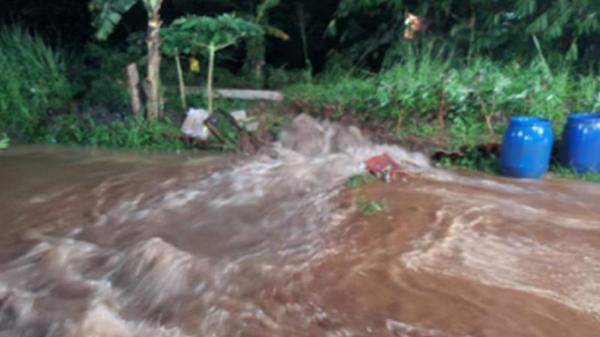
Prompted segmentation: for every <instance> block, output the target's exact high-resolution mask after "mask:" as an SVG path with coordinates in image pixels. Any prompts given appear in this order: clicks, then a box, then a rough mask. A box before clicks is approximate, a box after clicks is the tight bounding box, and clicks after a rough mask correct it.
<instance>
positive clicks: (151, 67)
mask: <svg viewBox="0 0 600 337" xmlns="http://www.w3.org/2000/svg"><path fill="white" fill-rule="evenodd" d="M160 25H161V22H160V4H158V5H157V6H156V7H155V8H153V9H152V10H151V11H149V12H148V36H147V38H146V44H147V45H148V77H147V79H146V81H147V84H148V85H147V92H146V96H147V102H146V109H147V117H148V119H149V120H156V119H158V118H159V117H161V101H160V49H159V48H160Z"/></svg>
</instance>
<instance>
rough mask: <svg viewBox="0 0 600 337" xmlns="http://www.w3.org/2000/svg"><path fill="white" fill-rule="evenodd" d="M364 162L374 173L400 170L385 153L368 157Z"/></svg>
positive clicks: (388, 172)
mask: <svg viewBox="0 0 600 337" xmlns="http://www.w3.org/2000/svg"><path fill="white" fill-rule="evenodd" d="M365 164H366V165H367V169H368V170H369V172H371V173H372V174H374V175H379V174H386V173H387V174H390V173H394V172H398V171H400V165H398V163H396V161H395V160H394V159H392V157H390V156H389V155H388V154H387V153H383V154H381V155H379V156H375V157H371V158H369V159H368V160H367V161H366V162H365Z"/></svg>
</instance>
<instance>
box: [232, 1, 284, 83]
mask: <svg viewBox="0 0 600 337" xmlns="http://www.w3.org/2000/svg"><path fill="white" fill-rule="evenodd" d="M280 3H281V1H280V0H264V1H263V2H261V3H260V4H258V5H257V6H256V9H255V12H254V13H252V14H250V13H248V14H245V15H244V16H243V17H244V18H245V19H247V20H249V21H251V22H254V23H256V24H257V25H259V26H261V27H262V28H263V29H264V31H265V35H269V36H272V37H275V38H277V39H279V40H282V41H288V40H289V39H290V37H289V35H288V34H287V33H286V32H284V31H283V30H281V29H279V28H277V27H275V26H273V25H271V24H269V12H270V11H271V10H273V9H274V8H275V7H277V6H279V5H280ZM265 35H260V36H255V37H251V38H249V39H247V41H246V60H245V62H244V70H245V71H246V72H248V73H250V74H251V75H252V77H253V78H254V81H255V83H256V87H258V88H262V87H263V86H264V82H265V81H264V66H265V63H266V62H265V59H266V51H267V48H266V41H265Z"/></svg>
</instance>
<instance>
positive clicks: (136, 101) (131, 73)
mask: <svg viewBox="0 0 600 337" xmlns="http://www.w3.org/2000/svg"><path fill="white" fill-rule="evenodd" d="M139 84H140V75H139V73H138V68H137V65H136V64H135V63H131V64H129V65H128V66H127V89H128V91H129V98H130V99H131V111H133V114H134V115H136V116H138V115H140V114H141V113H142V100H141V99H140V89H139Z"/></svg>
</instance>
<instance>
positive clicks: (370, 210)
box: [356, 197, 385, 216]
mask: <svg viewBox="0 0 600 337" xmlns="http://www.w3.org/2000/svg"><path fill="white" fill-rule="evenodd" d="M356 206H357V207H358V210H359V211H360V213H361V214H362V215H364V216H371V215H374V214H376V213H380V212H383V211H385V204H384V202H383V201H380V200H371V199H367V198H364V197H360V198H358V199H357V200H356Z"/></svg>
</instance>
